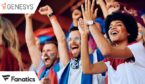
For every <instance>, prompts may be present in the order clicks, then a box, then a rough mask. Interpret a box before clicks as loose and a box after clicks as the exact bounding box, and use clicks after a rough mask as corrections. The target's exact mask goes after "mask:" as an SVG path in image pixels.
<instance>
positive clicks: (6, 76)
mask: <svg viewBox="0 0 145 84" xmlns="http://www.w3.org/2000/svg"><path fill="white" fill-rule="evenodd" d="M2 77H3V78H4V80H5V81H6V80H8V79H9V77H10V75H2Z"/></svg>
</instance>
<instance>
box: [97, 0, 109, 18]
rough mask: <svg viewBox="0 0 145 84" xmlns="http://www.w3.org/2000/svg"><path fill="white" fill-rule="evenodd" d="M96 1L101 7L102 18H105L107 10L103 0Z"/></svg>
mask: <svg viewBox="0 0 145 84" xmlns="http://www.w3.org/2000/svg"><path fill="white" fill-rule="evenodd" d="M96 3H97V4H98V5H99V6H100V7H101V9H102V12H103V16H104V18H106V17H107V15H108V12H107V7H106V4H105V2H104V0H97V2H96Z"/></svg>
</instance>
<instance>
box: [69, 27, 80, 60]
mask: <svg viewBox="0 0 145 84" xmlns="http://www.w3.org/2000/svg"><path fill="white" fill-rule="evenodd" d="M68 44H69V48H70V52H71V53H72V55H73V57H78V56H79V54H80V50H81V35H80V32H79V31H78V30H75V31H72V32H70V35H69V40H68Z"/></svg>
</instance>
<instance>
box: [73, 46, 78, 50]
mask: <svg viewBox="0 0 145 84" xmlns="http://www.w3.org/2000/svg"><path fill="white" fill-rule="evenodd" d="M78 48H79V47H78V46H72V47H71V49H72V50H75V49H78Z"/></svg>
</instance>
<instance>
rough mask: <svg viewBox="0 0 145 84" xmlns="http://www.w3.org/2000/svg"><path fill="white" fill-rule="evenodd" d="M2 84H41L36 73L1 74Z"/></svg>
mask: <svg viewBox="0 0 145 84" xmlns="http://www.w3.org/2000/svg"><path fill="white" fill-rule="evenodd" d="M0 74H1V76H0V81H1V83H2V84H40V82H39V80H38V78H37V76H36V74H35V72H32V71H30V72H0Z"/></svg>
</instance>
